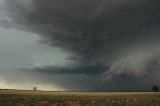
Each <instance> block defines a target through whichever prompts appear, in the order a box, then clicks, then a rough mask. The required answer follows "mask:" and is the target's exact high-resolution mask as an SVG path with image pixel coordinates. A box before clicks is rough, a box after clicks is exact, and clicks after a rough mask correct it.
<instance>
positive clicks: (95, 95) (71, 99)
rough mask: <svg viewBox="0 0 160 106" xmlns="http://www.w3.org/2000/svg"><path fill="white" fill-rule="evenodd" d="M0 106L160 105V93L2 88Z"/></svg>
mask: <svg viewBox="0 0 160 106" xmlns="http://www.w3.org/2000/svg"><path fill="white" fill-rule="evenodd" d="M0 106H160V93H153V92H44V91H18V90H1V91H0Z"/></svg>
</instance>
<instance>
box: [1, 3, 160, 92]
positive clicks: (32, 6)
mask: <svg viewBox="0 0 160 106" xmlns="http://www.w3.org/2000/svg"><path fill="white" fill-rule="evenodd" d="M159 5H160V1H159V0H152V1H151V0H1V1H0V88H6V89H32V88H33V87H34V86H37V87H38V88H39V89H41V90H53V91H54V90H55V91H57V90H67V91H73V90H74V91H76V90H78V91H82V90H83V91H145V90H150V89H151V87H152V85H153V84H156V85H160V77H159V75H160V13H159V12H160V7H159Z"/></svg>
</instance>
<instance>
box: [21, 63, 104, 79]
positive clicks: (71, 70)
mask: <svg viewBox="0 0 160 106" xmlns="http://www.w3.org/2000/svg"><path fill="white" fill-rule="evenodd" d="M20 70H26V71H31V72H32V71H35V72H39V73H46V74H60V75H61V74H62V75H63V74H64V75H66V74H73V75H74V74H77V75H78V74H79V75H89V76H90V75H91V76H92V75H96V76H97V75H101V74H102V73H103V71H104V69H103V68H102V67H100V66H90V67H82V66H81V67H62V66H60V67H59V66H53V65H52V66H40V67H32V68H26V69H20Z"/></svg>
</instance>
